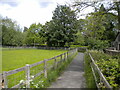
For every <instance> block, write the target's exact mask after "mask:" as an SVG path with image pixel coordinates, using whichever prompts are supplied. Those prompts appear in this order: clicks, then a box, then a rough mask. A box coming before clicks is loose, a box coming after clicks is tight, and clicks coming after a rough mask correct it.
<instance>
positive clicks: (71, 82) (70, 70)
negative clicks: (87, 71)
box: [49, 53, 86, 88]
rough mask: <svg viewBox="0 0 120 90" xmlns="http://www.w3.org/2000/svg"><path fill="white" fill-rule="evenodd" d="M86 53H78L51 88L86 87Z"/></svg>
mask: <svg viewBox="0 0 120 90" xmlns="http://www.w3.org/2000/svg"><path fill="white" fill-rule="evenodd" d="M83 59H84V54H83V53H78V55H77V56H76V57H75V58H74V60H73V61H72V62H71V64H70V65H69V66H68V67H67V69H66V70H65V71H64V73H63V74H62V75H61V76H60V77H59V78H58V79H57V80H56V82H53V83H52V85H51V86H50V87H49V88H85V86H86V84H85V78H84V76H83V74H84V67H83V63H84V62H83Z"/></svg>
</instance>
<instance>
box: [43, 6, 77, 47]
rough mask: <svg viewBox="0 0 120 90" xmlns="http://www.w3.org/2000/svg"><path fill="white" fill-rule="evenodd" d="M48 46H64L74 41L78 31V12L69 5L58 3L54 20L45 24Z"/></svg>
mask: <svg viewBox="0 0 120 90" xmlns="http://www.w3.org/2000/svg"><path fill="white" fill-rule="evenodd" d="M45 27H46V42H47V44H48V46H60V47H63V46H64V45H65V44H66V43H67V44H68V45H69V44H70V42H73V41H74V38H75V33H76V32H77V19H76V14H75V12H74V11H73V10H71V9H70V7H68V6H67V5H58V6H57V8H56V9H55V11H54V12H53V17H52V20H51V21H50V22H48V23H46V25H45Z"/></svg>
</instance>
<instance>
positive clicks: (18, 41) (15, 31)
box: [0, 18, 23, 46]
mask: <svg viewBox="0 0 120 90" xmlns="http://www.w3.org/2000/svg"><path fill="white" fill-rule="evenodd" d="M0 25H1V28H2V45H10V46H11V45H12V46H18V45H19V46H20V45H22V39H23V36H22V32H21V30H20V28H19V26H18V25H17V24H16V22H14V21H12V20H11V19H9V18H2V22H1V23H0Z"/></svg>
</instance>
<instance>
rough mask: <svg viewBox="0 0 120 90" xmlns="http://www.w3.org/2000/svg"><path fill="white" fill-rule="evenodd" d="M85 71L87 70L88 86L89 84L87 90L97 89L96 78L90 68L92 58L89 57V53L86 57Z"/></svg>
mask: <svg viewBox="0 0 120 90" xmlns="http://www.w3.org/2000/svg"><path fill="white" fill-rule="evenodd" d="M84 60H85V61H84V64H85V65H84V66H85V67H84V70H85V78H86V84H87V88H96V89H97V87H96V84H95V80H94V76H93V74H92V69H91V66H90V61H91V60H90V57H89V55H88V53H87V52H86V53H85V57H84Z"/></svg>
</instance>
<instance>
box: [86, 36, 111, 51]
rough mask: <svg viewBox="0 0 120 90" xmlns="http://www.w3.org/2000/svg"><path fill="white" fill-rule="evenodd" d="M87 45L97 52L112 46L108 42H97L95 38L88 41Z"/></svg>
mask: <svg viewBox="0 0 120 90" xmlns="http://www.w3.org/2000/svg"><path fill="white" fill-rule="evenodd" d="M86 45H88V46H89V48H90V49H97V50H101V49H105V48H108V47H109V46H110V45H109V42H108V41H107V40H96V39H95V38H88V39H87V40H86Z"/></svg>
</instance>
